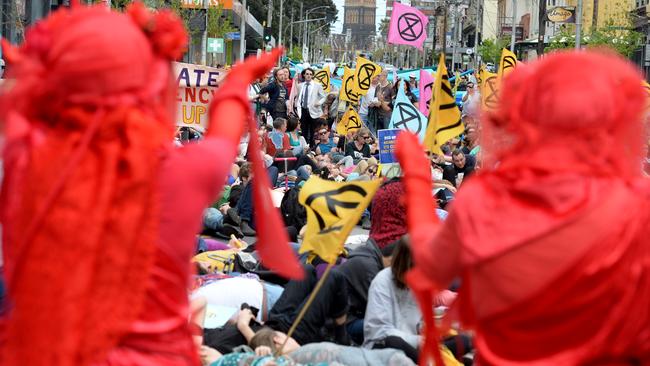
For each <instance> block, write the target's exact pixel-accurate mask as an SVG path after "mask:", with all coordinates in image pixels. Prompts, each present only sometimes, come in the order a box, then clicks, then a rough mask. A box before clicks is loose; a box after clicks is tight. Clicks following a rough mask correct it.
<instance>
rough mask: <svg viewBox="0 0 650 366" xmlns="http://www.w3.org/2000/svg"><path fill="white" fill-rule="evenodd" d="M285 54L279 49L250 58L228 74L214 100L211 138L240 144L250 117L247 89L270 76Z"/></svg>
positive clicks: (211, 115)
mask: <svg viewBox="0 0 650 366" xmlns="http://www.w3.org/2000/svg"><path fill="white" fill-rule="evenodd" d="M283 52H284V49H283V48H282V47H280V48H276V49H274V50H273V51H271V52H267V53H264V54H262V56H260V58H257V57H255V56H250V57H248V58H246V60H244V62H241V63H238V64H237V65H235V66H234V67H233V68H232V69H231V70H230V71H229V72H228V75H227V76H226V79H225V80H224V82H223V84H222V85H221V86H220V87H219V89H218V90H217V92H216V93H215V95H214V96H213V97H212V103H211V104H210V126H209V128H208V132H207V134H208V135H212V136H217V135H218V136H220V137H224V138H227V139H230V140H234V141H235V143H238V142H239V138H240V137H241V135H242V133H243V132H244V127H245V124H246V123H247V122H248V118H249V117H250V113H251V108H250V102H249V100H248V87H249V85H250V84H251V83H253V82H254V81H255V80H257V79H259V78H261V77H263V76H264V75H265V74H266V73H267V72H269V71H270V70H271V69H272V68H273V66H274V65H275V63H276V62H277V60H278V57H280V55H282V53H283Z"/></svg>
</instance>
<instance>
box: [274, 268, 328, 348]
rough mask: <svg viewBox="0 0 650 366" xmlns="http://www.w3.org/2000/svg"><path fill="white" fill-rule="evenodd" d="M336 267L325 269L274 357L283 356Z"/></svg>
mask: <svg viewBox="0 0 650 366" xmlns="http://www.w3.org/2000/svg"><path fill="white" fill-rule="evenodd" d="M332 267H334V263H329V264H328V265H327V268H326V269H325V272H323V275H322V276H321V278H320V280H318V282H317V283H316V287H314V291H312V292H311V294H309V298H308V299H307V302H306V303H305V306H303V307H302V309H300V313H298V317H296V320H294V322H293V324H291V328H289V331H288V332H287V338H286V339H285V340H284V342H283V343H282V346H280V348H278V349H277V350H276V351H275V354H274V355H273V357H278V356H280V355H281V354H282V350H283V349H284V346H286V344H287V341H288V340H289V338H291V335H293V332H295V331H296V328H297V327H298V324H300V321H302V318H303V317H304V316H305V314H306V313H307V310H308V309H309V307H310V306H311V304H312V302H314V299H315V298H316V295H317V294H318V291H320V289H321V287H323V284H324V283H325V280H326V279H327V276H329V274H330V270H331V269H332Z"/></svg>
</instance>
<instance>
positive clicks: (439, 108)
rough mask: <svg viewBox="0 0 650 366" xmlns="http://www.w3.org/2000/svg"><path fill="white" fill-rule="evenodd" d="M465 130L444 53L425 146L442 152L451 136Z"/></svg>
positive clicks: (434, 89)
mask: <svg viewBox="0 0 650 366" xmlns="http://www.w3.org/2000/svg"><path fill="white" fill-rule="evenodd" d="M463 131H465V127H464V126H463V122H462V121H461V118H460V109H458V106H457V105H456V97H455V95H453V93H452V90H451V84H450V83H449V75H448V74H447V67H446V66H445V59H444V55H440V63H439V64H438V70H437V72H436V80H435V83H434V84H433V90H432V93H431V104H430V107H429V125H428V126H427V132H426V134H425V136H424V147H425V149H427V150H428V151H431V152H433V153H435V154H442V150H441V149H440V147H441V146H442V145H443V144H444V143H445V142H447V141H449V140H450V139H451V138H453V137H456V136H458V135H460V134H461V133H463Z"/></svg>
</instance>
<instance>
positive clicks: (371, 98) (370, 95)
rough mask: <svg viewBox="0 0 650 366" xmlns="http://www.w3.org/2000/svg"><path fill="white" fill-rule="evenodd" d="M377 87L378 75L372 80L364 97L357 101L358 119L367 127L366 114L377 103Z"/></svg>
mask: <svg viewBox="0 0 650 366" xmlns="http://www.w3.org/2000/svg"><path fill="white" fill-rule="evenodd" d="M377 85H379V75H377V76H375V77H374V78H372V80H371V81H370V88H368V92H367V93H366V94H365V95H362V96H361V99H360V101H359V117H361V120H362V121H363V123H365V124H366V126H367V125H368V113H369V112H370V108H371V107H374V106H376V105H378V103H379V100H378V99H377V93H376V91H377Z"/></svg>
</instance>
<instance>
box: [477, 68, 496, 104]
mask: <svg viewBox="0 0 650 366" xmlns="http://www.w3.org/2000/svg"><path fill="white" fill-rule="evenodd" d="M480 79H481V81H482V85H481V108H482V109H483V110H484V111H491V110H495V109H496V108H497V106H498V105H499V94H498V91H499V88H498V84H497V74H495V73H493V72H489V71H487V70H486V69H482V70H481V72H480Z"/></svg>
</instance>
